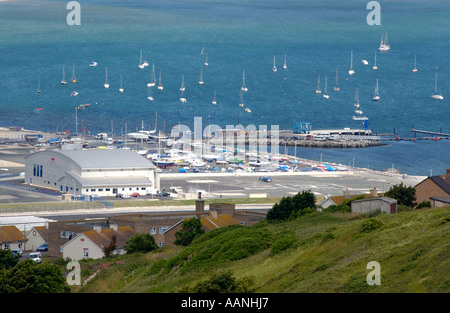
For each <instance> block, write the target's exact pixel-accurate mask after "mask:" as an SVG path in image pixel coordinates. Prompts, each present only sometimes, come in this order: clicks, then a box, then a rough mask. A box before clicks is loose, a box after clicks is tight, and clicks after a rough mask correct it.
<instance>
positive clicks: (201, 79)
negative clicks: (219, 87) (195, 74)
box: [198, 66, 205, 85]
mask: <svg viewBox="0 0 450 313" xmlns="http://www.w3.org/2000/svg"><path fill="white" fill-rule="evenodd" d="M204 83H205V82H204V81H203V66H201V67H200V79H199V81H198V84H199V85H203V84H204Z"/></svg>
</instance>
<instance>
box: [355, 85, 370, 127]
mask: <svg viewBox="0 0 450 313" xmlns="http://www.w3.org/2000/svg"><path fill="white" fill-rule="evenodd" d="M353 106H354V107H355V114H356V115H354V116H353V120H355V121H366V120H368V118H367V117H365V116H363V111H362V110H361V105H360V104H359V94H358V88H357V89H356V91H355V103H354V104H353Z"/></svg>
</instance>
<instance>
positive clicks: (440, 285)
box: [74, 208, 450, 293]
mask: <svg viewBox="0 0 450 313" xmlns="http://www.w3.org/2000/svg"><path fill="white" fill-rule="evenodd" d="M370 261H377V262H379V263H380V265H381V285H379V286H377V285H374V286H369V285H368V284H367V282H366V277H367V275H368V274H369V272H370V271H371V270H368V269H366V266H367V263H368V262H370ZM101 263H107V264H109V266H108V267H106V268H103V269H102V270H100V271H99V272H98V274H97V275H96V277H95V278H94V279H92V280H91V281H90V282H89V283H87V284H86V285H85V286H84V287H81V288H80V289H79V290H78V289H77V290H76V291H80V292H186V291H188V292H189V291H192V290H193V289H192V288H193V287H195V286H196V285H197V284H199V283H200V282H203V281H205V280H208V279H210V278H211V277H212V275H214V274H219V273H223V272H226V271H231V273H232V275H233V276H234V277H235V278H236V279H237V280H239V281H245V282H246V285H247V287H249V288H250V289H251V290H252V291H254V292H268V293H272V292H282V293H291V292H293V293H297V292H344V293H347V292H450V279H449V276H448V273H449V272H450V208H446V209H426V210H416V211H412V212H404V213H399V214H397V215H378V216H375V217H371V218H369V217H361V216H358V215H353V214H350V213H346V214H344V213H340V214H338V213H335V214H331V213H319V212H318V213H313V214H310V215H307V216H303V217H300V218H297V219H295V220H292V221H287V222H282V223H275V224H268V223H267V222H266V221H263V222H260V223H258V224H256V225H254V226H252V227H243V226H232V227H227V228H223V229H219V230H216V231H213V232H210V233H207V234H205V235H203V236H201V237H199V238H198V239H196V240H195V241H194V242H193V243H192V244H191V246H189V247H187V248H184V249H181V248H178V247H176V248H170V247H166V248H164V249H161V250H158V251H155V252H151V253H147V254H140V255H126V256H122V257H119V258H114V259H104V260H100V261H95V262H94V261H92V262H86V263H84V262H83V265H82V267H83V269H84V270H83V272H82V277H83V279H85V278H86V276H87V275H88V274H91V273H92V272H93V270H92V269H94V268H96V266H97V265H99V264H101ZM88 269H91V270H88ZM133 271H134V276H129V277H128V278H127V283H125V282H124V276H127V275H129V274H130V273H132V272H133ZM74 291H75V290H74Z"/></svg>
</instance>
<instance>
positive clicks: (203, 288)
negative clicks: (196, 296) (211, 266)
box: [192, 271, 253, 293]
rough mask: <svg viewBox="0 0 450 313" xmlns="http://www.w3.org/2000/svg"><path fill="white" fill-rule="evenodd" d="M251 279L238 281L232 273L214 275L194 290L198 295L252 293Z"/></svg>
mask: <svg viewBox="0 0 450 313" xmlns="http://www.w3.org/2000/svg"><path fill="white" fill-rule="evenodd" d="M251 285H253V280H252V279H251V278H244V279H242V280H237V279H236V278H235V277H234V276H233V273H232V272H231V271H228V272H225V273H220V274H216V275H213V276H212V277H211V278H210V279H208V280H205V281H203V282H200V283H198V284H197V285H195V286H194V287H193V288H192V291H193V292H196V293H236V292H237V293H249V292H251V291H252V288H251Z"/></svg>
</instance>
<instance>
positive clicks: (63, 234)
mask: <svg viewBox="0 0 450 313" xmlns="http://www.w3.org/2000/svg"><path fill="white" fill-rule="evenodd" d="M59 236H60V237H61V238H66V232H65V231H64V230H61V232H60V234H59Z"/></svg>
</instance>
